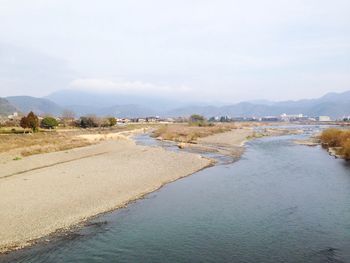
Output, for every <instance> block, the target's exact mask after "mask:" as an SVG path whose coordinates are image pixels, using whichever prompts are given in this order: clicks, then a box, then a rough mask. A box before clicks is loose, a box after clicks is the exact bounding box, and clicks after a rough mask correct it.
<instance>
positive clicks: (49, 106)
mask: <svg viewBox="0 0 350 263" xmlns="http://www.w3.org/2000/svg"><path fill="white" fill-rule="evenodd" d="M16 110H17V111H20V112H22V113H27V112H29V111H34V112H35V113H37V114H40V115H45V114H50V115H54V116H59V115H60V114H62V112H63V111H64V110H71V111H74V112H75V114H76V116H82V115H87V114H96V115H98V116H107V115H113V116H118V117H129V118H130V117H146V116H154V115H159V116H162V117H177V116H189V115H191V114H193V113H197V114H201V115H204V116H206V117H211V116H225V115H227V116H231V117H233V116H234V117H251V116H255V117H262V116H273V115H280V114H282V113H286V114H300V113H302V114H304V115H307V116H310V117H312V116H321V115H327V116H330V117H332V118H339V117H343V116H348V115H350V91H347V92H343V93H328V94H326V95H324V96H322V97H320V98H317V99H304V100H297V101H281V102H272V101H250V102H240V103H235V104H230V105H224V106H214V105H206V104H198V103H184V102H181V101H176V100H171V99H164V98H158V97H152V96H132V95H115V94H94V93H88V92H81V91H72V90H62V91H58V92H55V93H52V94H50V95H49V96H47V97H45V98H35V97H30V96H12V97H6V98H2V99H1V98H0V115H7V114H9V113H12V112H13V111H16Z"/></svg>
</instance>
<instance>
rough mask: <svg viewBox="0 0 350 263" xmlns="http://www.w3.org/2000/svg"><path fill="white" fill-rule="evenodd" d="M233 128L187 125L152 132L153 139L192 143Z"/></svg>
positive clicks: (233, 126)
mask: <svg viewBox="0 0 350 263" xmlns="http://www.w3.org/2000/svg"><path fill="white" fill-rule="evenodd" d="M234 128H236V126H235V125H234V124H216V125H214V126H204V127H199V126H192V125H188V124H169V125H164V126H161V127H159V128H158V129H156V130H155V131H154V132H153V137H157V138H160V139H162V140H169V141H175V142H184V143H194V142H195V141H196V140H197V139H198V138H202V137H206V136H210V135H213V134H216V133H221V132H226V131H230V130H232V129H234Z"/></svg>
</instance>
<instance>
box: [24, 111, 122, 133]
mask: <svg viewBox="0 0 350 263" xmlns="http://www.w3.org/2000/svg"><path fill="white" fill-rule="evenodd" d="M60 123H61V124H62V125H63V126H72V127H80V128H84V129H86V128H98V127H100V128H106V127H113V126H115V125H116V124H117V120H116V118H114V117H106V118H99V117H96V116H93V115H91V116H82V117H80V118H79V119H78V120H75V119H74V117H69V118H67V117H66V118H65V117H62V119H60V120H57V119H56V118H54V117H51V116H46V117H44V118H43V119H42V120H41V121H40V120H39V117H38V116H37V115H35V114H34V112H32V111H31V112H29V113H28V115H27V116H23V117H22V118H21V119H20V122H19V126H21V127H22V128H23V129H24V132H26V131H27V130H30V131H32V132H37V131H39V128H42V129H54V128H56V127H57V126H59V125H60Z"/></svg>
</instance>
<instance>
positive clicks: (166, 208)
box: [0, 135, 350, 263]
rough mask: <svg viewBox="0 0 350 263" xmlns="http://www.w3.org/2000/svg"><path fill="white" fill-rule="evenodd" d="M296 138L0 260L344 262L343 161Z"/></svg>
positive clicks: (349, 230) (348, 228) (346, 202)
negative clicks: (305, 144)
mask: <svg viewBox="0 0 350 263" xmlns="http://www.w3.org/2000/svg"><path fill="white" fill-rule="evenodd" d="M302 137H305V135H292V136H281V137H270V138H262V139H257V140H254V141H251V142H249V143H248V144H247V150H246V152H245V154H244V155H243V157H242V159H241V160H239V161H238V162H235V163H227V162H221V163H220V164H219V165H216V166H214V167H211V168H208V169H205V170H202V171H200V172H197V173H195V174H194V175H192V176H189V177H187V178H184V179H181V180H178V181H176V182H174V183H171V184H168V185H166V186H165V187H163V188H161V189H160V190H158V191H156V192H154V193H151V194H149V195H147V196H146V198H145V199H142V200H139V201H137V202H135V203H132V204H130V205H129V206H128V207H127V208H125V209H121V210H118V211H115V212H112V213H108V214H105V215H102V216H99V217H97V218H96V219H94V220H92V221H91V222H90V223H89V224H88V225H87V226H85V227H83V228H81V229H78V230H76V231H73V232H72V233H69V234H66V235H61V236H59V237H57V238H54V239H53V240H51V241H50V242H47V243H40V244H38V245H36V246H33V247H31V248H27V249H23V250H20V251H18V252H14V253H10V254H8V255H3V256H0V262H45V263H46V262H254V263H258V262H259V263H262V262H273V263H276V262H338V263H339V262H350V164H349V162H345V161H343V160H339V159H334V158H333V157H331V156H329V155H328V154H327V152H326V151H325V150H323V149H321V148H320V147H308V146H301V145H296V144H294V143H293V140H294V139H296V138H302ZM141 140H142V138H141ZM143 140H144V143H146V144H147V143H152V140H151V139H148V138H147V137H146V136H144V137H143ZM170 148H171V146H170ZM171 149H172V148H171Z"/></svg>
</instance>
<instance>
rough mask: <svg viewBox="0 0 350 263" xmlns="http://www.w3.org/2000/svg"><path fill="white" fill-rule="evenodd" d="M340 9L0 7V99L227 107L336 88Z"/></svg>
mask: <svg viewBox="0 0 350 263" xmlns="http://www.w3.org/2000/svg"><path fill="white" fill-rule="evenodd" d="M349 10H350V2H349V1H347V0H334V1H331V2H330V1H326V0H307V1H305V0H295V1H289V0H266V1H260V0H247V1H238V0H237V1H235V0H218V1H209V0H208V1H205V0H201V1H185V0H179V1H164V0H148V1H136V0H130V1H114V0H101V1H84V0H75V1H70V0H54V1H45V0H28V1H19V0H3V1H1V3H0V32H1V34H0V72H1V74H0V89H1V96H8V95H19V94H27V95H35V96H45V95H47V94H49V93H51V92H52V91H55V90H60V89H73V90H74V89H79V90H86V91H94V92H96V91H98V92H99V91H100V92H106V91H108V92H115V93H118V92H121V93H123V94H125V93H130V94H135V93H138V94H157V95H161V96H165V97H167V96H171V97H176V98H178V99H181V98H191V100H197V101H212V100H214V101H223V102H237V101H242V100H252V99H270V100H285V99H297V98H312V97H318V96H321V95H322V94H325V93H327V92H329V91H345V90H348V89H349V87H350V18H349V15H348V12H349ZM4 43H6V44H4Z"/></svg>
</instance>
